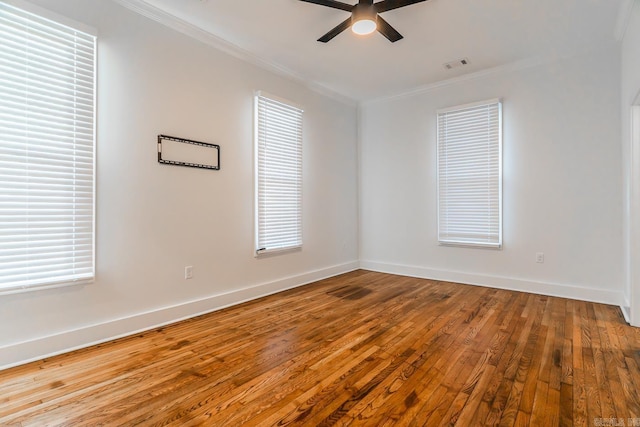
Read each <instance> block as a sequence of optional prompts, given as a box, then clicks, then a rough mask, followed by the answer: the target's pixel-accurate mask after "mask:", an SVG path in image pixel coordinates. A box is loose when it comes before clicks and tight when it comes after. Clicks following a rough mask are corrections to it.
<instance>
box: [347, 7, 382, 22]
mask: <svg viewBox="0 0 640 427" xmlns="http://www.w3.org/2000/svg"><path fill="white" fill-rule="evenodd" d="M377 18H378V12H377V11H376V8H375V6H374V5H373V4H362V3H359V4H356V5H355V6H354V7H353V12H352V14H351V23H352V24H355V23H356V22H358V21H362V20H369V21H373V22H375V23H377V22H378V20H377Z"/></svg>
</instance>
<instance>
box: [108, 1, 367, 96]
mask: <svg viewBox="0 0 640 427" xmlns="http://www.w3.org/2000/svg"><path fill="white" fill-rule="evenodd" d="M113 1H114V2H116V3H118V4H120V5H121V6H123V7H125V8H127V9H129V10H131V11H133V12H135V13H137V14H139V15H142V16H144V17H146V18H149V19H151V20H153V21H155V22H158V23H159V24H162V25H164V26H166V27H169V28H171V29H173V30H175V31H178V32H180V33H182V34H184V35H186V36H189V37H191V38H193V39H195V40H198V41H200V42H202V43H205V44H207V45H209V46H211V47H213V48H215V49H217V50H219V51H222V52H224V53H226V54H228V55H231V56H233V57H235V58H238V59H240V60H242V61H245V62H247V63H250V64H252V65H255V66H258V67H260V68H262V69H264V70H266V71H269V72H271V73H274V74H277V75H279V76H281V77H285V78H288V79H289V80H293V81H295V82H296V83H299V84H302V85H303V86H305V87H307V88H309V89H311V90H312V91H314V92H316V93H319V94H320V95H324V96H326V97H329V98H332V99H334V100H336V101H339V102H341V103H343V104H347V105H350V106H356V105H357V101H356V100H354V99H353V98H350V97H348V96H345V95H343V94H341V93H338V92H336V91H334V90H332V89H329V88H328V87H326V86H323V85H321V84H318V83H316V82H313V81H309V80H308V79H305V78H304V77H302V76H301V75H300V74H298V73H296V72H295V71H293V70H291V69H289V68H286V67H283V66H281V65H279V64H276V63H274V62H271V61H268V60H266V59H264V58H262V57H260V56H258V55H256V54H254V53H252V52H250V51H248V50H246V49H243V48H241V47H240V46H237V45H235V44H233V43H230V42H228V41H227V40H224V39H223V38H221V37H219V36H217V35H215V34H213V33H211V32H209V31H206V30H203V29H202V28H200V27H198V26H195V25H193V24H190V23H188V22H186V21H184V20H182V19H180V18H178V17H176V16H174V15H172V14H170V13H167V12H165V11H163V10H161V9H159V8H157V7H155V6H152V5H150V4H149V3H147V2H146V1H144V0H113Z"/></svg>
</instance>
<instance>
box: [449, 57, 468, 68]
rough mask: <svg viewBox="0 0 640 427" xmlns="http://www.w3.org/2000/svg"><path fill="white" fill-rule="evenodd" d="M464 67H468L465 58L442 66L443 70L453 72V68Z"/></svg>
mask: <svg viewBox="0 0 640 427" xmlns="http://www.w3.org/2000/svg"><path fill="white" fill-rule="evenodd" d="M465 65H469V60H468V59H467V58H462V59H458V60H456V61H451V62H447V63H446V64H444V68H446V69H447V70H453V69H454V68H458V67H464V66H465Z"/></svg>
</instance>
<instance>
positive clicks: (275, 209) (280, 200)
mask: <svg viewBox="0 0 640 427" xmlns="http://www.w3.org/2000/svg"><path fill="white" fill-rule="evenodd" d="M255 120H256V123H255V150H256V153H255V158H256V165H255V170H256V252H257V253H258V254H260V253H265V252H270V251H277V250H283V249H291V248H298V247H301V246H302V110H301V109H300V108H298V107H296V106H294V105H291V104H290V103H289V102H287V101H282V100H279V99H277V98H275V97H272V96H270V95H265V94H264V93H258V94H257V95H256V98H255Z"/></svg>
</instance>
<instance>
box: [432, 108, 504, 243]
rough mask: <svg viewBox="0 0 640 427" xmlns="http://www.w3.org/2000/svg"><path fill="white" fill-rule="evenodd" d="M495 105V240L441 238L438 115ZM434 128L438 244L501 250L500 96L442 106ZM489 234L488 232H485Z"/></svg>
mask: <svg viewBox="0 0 640 427" xmlns="http://www.w3.org/2000/svg"><path fill="white" fill-rule="evenodd" d="M494 105H495V106H497V116H498V117H497V133H498V135H497V145H498V147H497V148H498V171H497V180H498V200H497V203H498V208H497V213H498V233H497V242H496V243H493V242H482V241H480V240H477V241H467V240H465V241H462V240H456V239H443V238H442V234H443V227H442V226H441V221H442V218H441V217H442V214H441V212H442V211H441V204H442V202H443V200H442V197H441V171H440V168H441V142H442V138H441V132H442V130H441V128H440V117H441V115H443V114H448V113H453V112H458V111H464V110H470V109H474V108H478V107H483V106H486V107H490V106H494ZM436 128H437V136H436V187H437V188H436V191H437V195H436V199H437V237H438V244H439V245H440V246H453V247H468V248H484V249H494V250H501V249H502V248H503V183H502V181H503V155H502V154H503V102H502V99H501V98H493V99H488V100H484V101H478V102H472V103H468V104H462V105H457V106H453V107H448V108H442V109H439V110H437V111H436ZM487 235H488V236H489V235H490V233H487Z"/></svg>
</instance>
